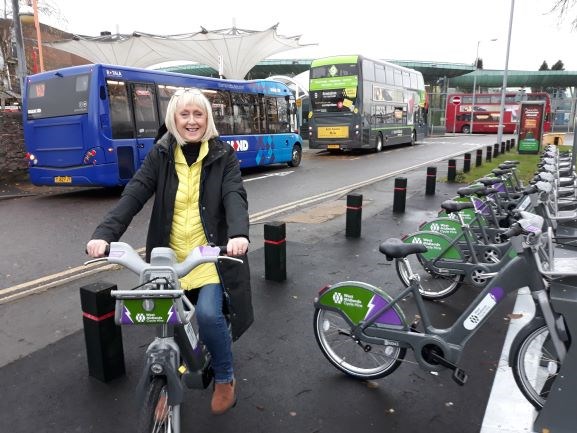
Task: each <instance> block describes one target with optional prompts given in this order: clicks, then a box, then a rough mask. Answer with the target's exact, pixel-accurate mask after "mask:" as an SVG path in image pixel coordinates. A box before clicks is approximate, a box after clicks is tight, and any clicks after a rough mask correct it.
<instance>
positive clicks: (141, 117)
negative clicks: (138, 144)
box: [132, 84, 159, 138]
mask: <svg viewBox="0 0 577 433" xmlns="http://www.w3.org/2000/svg"><path fill="white" fill-rule="evenodd" d="M132 100H133V103H134V119H135V122H136V135H137V137H138V138H154V137H155V136H156V133H157V132H158V127H159V125H158V120H157V119H158V116H157V115H156V92H155V91H154V87H153V86H152V85H149V84H135V85H134V87H133V92H132Z"/></svg>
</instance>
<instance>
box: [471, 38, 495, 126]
mask: <svg viewBox="0 0 577 433" xmlns="http://www.w3.org/2000/svg"><path fill="white" fill-rule="evenodd" d="M496 40H497V38H493V39H489V42H495V41H496ZM479 45H481V41H477V53H476V54H475V71H474V73H473V104H472V105H471V128H470V131H469V134H472V133H473V123H474V121H475V120H474V119H475V92H476V87H477V70H478V69H479Z"/></svg>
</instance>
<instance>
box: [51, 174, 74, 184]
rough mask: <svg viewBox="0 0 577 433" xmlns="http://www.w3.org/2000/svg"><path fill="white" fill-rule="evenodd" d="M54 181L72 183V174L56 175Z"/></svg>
mask: <svg viewBox="0 0 577 433" xmlns="http://www.w3.org/2000/svg"><path fill="white" fill-rule="evenodd" d="M54 183H72V176H54Z"/></svg>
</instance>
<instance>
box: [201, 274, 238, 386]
mask: <svg viewBox="0 0 577 433" xmlns="http://www.w3.org/2000/svg"><path fill="white" fill-rule="evenodd" d="M223 299H224V294H223V288H222V286H221V285H220V284H207V285H206V286H203V287H201V288H200V292H199V295H198V302H197V303H196V317H197V320H198V330H199V333H200V338H201V340H202V341H203V343H204V344H205V345H206V348H207V349H208V351H209V352H210V355H211V357H212V369H213V371H214V381H215V383H229V382H231V381H232V380H233V378H234V374H233V368H232V347H231V346H232V338H231V335H230V332H229V330H228V323H227V320H226V318H225V317H224V314H223V312H222V305H223Z"/></svg>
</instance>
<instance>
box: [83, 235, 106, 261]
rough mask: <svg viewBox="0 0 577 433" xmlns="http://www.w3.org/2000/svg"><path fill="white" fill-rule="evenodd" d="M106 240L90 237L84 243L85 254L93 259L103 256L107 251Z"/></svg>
mask: <svg viewBox="0 0 577 433" xmlns="http://www.w3.org/2000/svg"><path fill="white" fill-rule="evenodd" d="M108 246H109V245H108V242H106V241H105V240H102V239H91V240H90V241H88V243H87V244H86V254H88V255H89V256H90V257H92V258H94V259H98V258H100V257H105V256H106V255H107V252H108Z"/></svg>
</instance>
